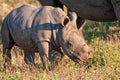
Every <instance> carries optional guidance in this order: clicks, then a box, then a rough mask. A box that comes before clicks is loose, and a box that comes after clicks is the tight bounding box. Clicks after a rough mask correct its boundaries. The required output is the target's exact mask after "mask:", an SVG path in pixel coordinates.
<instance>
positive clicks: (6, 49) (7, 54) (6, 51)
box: [3, 39, 14, 70]
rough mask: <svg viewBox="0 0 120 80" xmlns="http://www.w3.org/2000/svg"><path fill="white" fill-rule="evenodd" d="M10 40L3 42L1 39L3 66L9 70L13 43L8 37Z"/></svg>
mask: <svg viewBox="0 0 120 80" xmlns="http://www.w3.org/2000/svg"><path fill="white" fill-rule="evenodd" d="M8 40H10V41H7V42H5V41H4V40H3V59H4V60H5V63H4V68H5V69H8V70H11V49H12V47H13V45H14V41H13V40H12V39H8Z"/></svg>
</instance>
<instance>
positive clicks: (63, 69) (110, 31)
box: [0, 0, 120, 80]
mask: <svg viewBox="0 0 120 80" xmlns="http://www.w3.org/2000/svg"><path fill="white" fill-rule="evenodd" d="M6 1H10V2H6ZM14 1H15V0H14ZM14 1H12V0H2V2H1V4H0V8H1V5H3V3H4V4H6V5H7V6H9V8H11V9H12V8H14V7H17V6H19V5H21V4H23V3H25V2H29V1H33V2H34V0H24V1H23V2H20V0H16V1H18V2H19V3H17V4H14V5H12V4H13V3H14ZM33 2H32V4H33ZM37 4H38V2H37ZM33 5H34V4H33ZM35 5H36V3H35ZM2 7H3V6H2ZM4 9H7V7H5V8H4ZM11 9H10V10H11ZM10 10H5V11H3V12H2V13H0V15H1V16H2V17H4V16H5V15H6V14H7V13H8V12H9V11H10ZM116 26H119V22H118V21H116V22H105V23H102V25H99V23H98V22H93V21H87V24H86V26H85V28H84V31H83V32H84V35H85V39H86V42H87V43H88V45H89V47H90V55H89V56H90V59H89V60H88V61H85V62H84V63H81V64H76V63H74V62H73V61H71V60H65V61H63V62H62V63H60V64H59V65H58V67H56V68H55V70H54V71H51V72H49V73H46V72H45V71H43V70H42V68H41V66H42V64H41V61H40V59H39V56H38V54H37V53H36V58H35V61H36V66H37V69H36V70H35V72H31V70H30V68H29V66H28V65H26V64H25V63H24V61H23V55H18V56H17V57H16V55H15V53H17V54H20V53H21V52H20V51H18V49H13V50H12V52H13V54H12V64H13V67H14V68H15V70H14V71H13V72H7V73H6V72H5V71H4V70H3V62H4V60H3V58H2V45H1V46H0V80H120V37H119V35H120V33H119V31H118V28H119V27H116ZM116 28H117V31H115V30H116Z"/></svg>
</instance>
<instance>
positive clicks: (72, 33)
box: [1, 5, 89, 69]
mask: <svg viewBox="0 0 120 80" xmlns="http://www.w3.org/2000/svg"><path fill="white" fill-rule="evenodd" d="M76 19H77V15H76V14H75V13H74V12H72V13H70V14H69V16H67V15H66V14H65V13H64V11H62V9H60V8H54V7H50V6H44V7H40V8H36V7H32V6H30V5H23V6H21V7H18V8H16V9H14V10H13V11H11V12H10V13H9V14H8V15H7V16H6V18H5V19H4V21H3V24H2V29H1V30H2V31H1V32H2V43H3V58H4V59H5V64H4V65H5V67H6V68H9V66H10V65H11V53H10V52H11V49H12V47H13V46H14V45H17V46H19V47H20V48H22V49H23V50H24V52H25V61H26V63H28V62H30V63H34V53H35V52H39V55H40V57H41V60H42V63H43V67H44V69H47V66H49V64H50V63H51V60H50V59H51V57H50V54H51V51H52V50H56V51H58V52H59V53H60V54H61V55H64V53H65V54H66V55H67V56H68V57H69V58H70V59H72V60H73V61H75V62H80V61H84V60H85V59H87V58H88V51H89V48H88V45H87V44H86V43H85V41H84V37H83V35H82V28H80V29H79V30H78V29H77V27H76Z"/></svg>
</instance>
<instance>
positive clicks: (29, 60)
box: [24, 51, 35, 65]
mask: <svg viewBox="0 0 120 80" xmlns="http://www.w3.org/2000/svg"><path fill="white" fill-rule="evenodd" d="M34 57H35V53H32V52H27V51H24V61H25V63H26V64H32V65H34V64H35V63H34Z"/></svg>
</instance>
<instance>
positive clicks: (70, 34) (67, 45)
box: [60, 12, 89, 62]
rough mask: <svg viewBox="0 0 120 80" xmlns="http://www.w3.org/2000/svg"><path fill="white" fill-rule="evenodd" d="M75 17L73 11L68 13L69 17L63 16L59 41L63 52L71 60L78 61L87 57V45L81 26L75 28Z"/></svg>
mask: <svg viewBox="0 0 120 80" xmlns="http://www.w3.org/2000/svg"><path fill="white" fill-rule="evenodd" d="M76 19H77V15H76V14H75V13H74V12H72V13H70V14H69V18H68V17H64V18H63V20H62V22H61V23H62V26H63V29H62V35H61V37H62V39H61V41H60V42H61V46H62V49H63V51H64V52H65V54H66V55H67V56H68V57H69V58H70V59H72V60H73V61H75V62H80V61H84V60H86V59H88V52H89V47H88V45H87V44H86V42H85V40H84V37H83V34H82V27H81V28H80V30H78V29H77V26H76Z"/></svg>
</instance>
